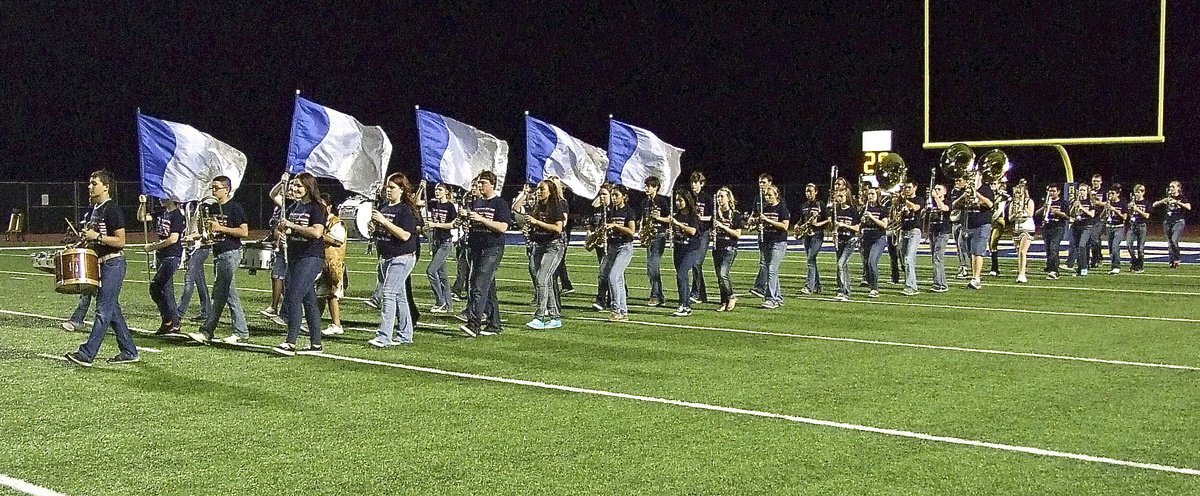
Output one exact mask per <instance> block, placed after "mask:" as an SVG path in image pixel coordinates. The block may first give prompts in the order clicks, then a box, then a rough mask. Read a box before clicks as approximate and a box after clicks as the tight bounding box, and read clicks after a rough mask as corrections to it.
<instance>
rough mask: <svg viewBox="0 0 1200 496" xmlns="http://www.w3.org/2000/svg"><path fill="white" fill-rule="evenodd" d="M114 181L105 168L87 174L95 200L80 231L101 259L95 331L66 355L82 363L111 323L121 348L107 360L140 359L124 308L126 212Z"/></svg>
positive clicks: (92, 354) (93, 354)
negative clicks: (113, 189) (113, 192)
mask: <svg viewBox="0 0 1200 496" xmlns="http://www.w3.org/2000/svg"><path fill="white" fill-rule="evenodd" d="M112 182H113V179H112V174H110V173H109V172H108V171H106V170H99V171H96V172H93V173H92V174H91V176H90V177H89V178H88V198H89V199H90V200H91V203H92V211H91V213H90V214H89V215H88V220H89V225H88V227H87V228H86V229H84V230H83V232H81V233H79V234H80V237H81V238H82V240H83V241H86V242H88V243H89V245H90V248H92V249H93V250H95V251H96V256H97V257H98V258H99V262H100V291H99V292H98V293H97V294H96V320H95V322H93V323H92V331H91V333H90V334H88V339H87V341H86V342H84V343H83V344H81V345H79V349H78V350H76V351H72V352H70V353H67V354H66V355H65V356H66V359H67V360H68V361H70V362H71V363H74V364H76V365H80V366H83V367H91V366H92V362H93V361H94V360H95V359H96V355H97V354H98V353H100V345H101V344H102V343H103V342H104V336H105V334H107V333H108V329H109V328H110V327H111V328H112V330H113V332H114V333H115V334H116V335H117V348H118V349H119V350H120V352H119V353H118V354H117V356H114V357H112V358H109V359H108V363H112V364H120V363H133V362H137V361H138V360H140V358H139V356H138V350H137V346H135V345H134V343H133V334H132V333H130V332H129V326H128V325H127V324H126V323H125V315H124V314H123V313H122V312H121V301H120V297H121V284H122V283H123V282H124V280H125V268H126V262H125V257H124V256H122V253H121V250H122V248H124V247H125V216H123V215H121V209H120V207H118V206H117V203H116V202H115V201H112V197H111V196H110V193H109V191H110V189H109V188H111V187H112Z"/></svg>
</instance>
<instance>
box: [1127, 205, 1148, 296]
mask: <svg viewBox="0 0 1200 496" xmlns="http://www.w3.org/2000/svg"><path fill="white" fill-rule="evenodd" d="M1149 220H1150V200H1147V199H1146V186H1145V185H1142V184H1134V185H1133V198H1131V199H1130V200H1129V236H1128V237H1129V242H1128V244H1127V246H1128V247H1129V258H1130V261H1129V268H1130V270H1132V271H1133V273H1134V274H1141V273H1142V272H1144V271H1145V268H1146V227H1147V221H1149Z"/></svg>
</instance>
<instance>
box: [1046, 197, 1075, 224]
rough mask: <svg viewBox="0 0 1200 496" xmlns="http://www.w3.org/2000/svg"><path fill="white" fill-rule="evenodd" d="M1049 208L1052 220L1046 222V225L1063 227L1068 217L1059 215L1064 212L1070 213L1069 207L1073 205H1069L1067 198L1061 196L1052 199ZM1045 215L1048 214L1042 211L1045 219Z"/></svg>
mask: <svg viewBox="0 0 1200 496" xmlns="http://www.w3.org/2000/svg"><path fill="white" fill-rule="evenodd" d="M1047 208H1049V209H1050V220H1049V221H1048V222H1046V223H1045V226H1048V227H1061V226H1062V225H1063V224H1065V223H1066V222H1067V220H1066V219H1064V218H1062V217H1059V216H1058V214H1059V213H1063V214H1068V213H1070V211H1069V209H1070V208H1071V207H1070V206H1069V205H1067V200H1065V199H1063V198H1061V197H1059V199H1057V200H1050V204H1049V206H1048V207H1047ZM1045 216H1046V212H1042V218H1043V219H1044V218H1046V217H1045Z"/></svg>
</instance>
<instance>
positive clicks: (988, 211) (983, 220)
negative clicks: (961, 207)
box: [967, 184, 996, 229]
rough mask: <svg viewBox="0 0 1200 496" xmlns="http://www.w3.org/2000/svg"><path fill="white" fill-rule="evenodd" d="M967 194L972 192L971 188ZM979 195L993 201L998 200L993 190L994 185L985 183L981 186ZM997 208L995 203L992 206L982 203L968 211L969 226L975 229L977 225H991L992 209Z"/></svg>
mask: <svg viewBox="0 0 1200 496" xmlns="http://www.w3.org/2000/svg"><path fill="white" fill-rule="evenodd" d="M967 194H968V195H969V194H971V192H970V190H968V191H967ZM979 195H980V196H983V197H984V198H987V199H988V200H991V201H993V202H994V201H996V193H995V192H994V191H992V186H991V185H988V184H985V185H983V186H980V187H979ZM993 208H996V205H995V204H994V203H993V204H992V206H991V207H984V206H983V204H982V203H980V204H978V205H976V206H975V208H973V209H971V210H969V211H967V228H968V229H975V228H976V227H980V226H986V225H990V224H991V223H992V209H993Z"/></svg>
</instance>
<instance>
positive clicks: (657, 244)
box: [642, 176, 671, 307]
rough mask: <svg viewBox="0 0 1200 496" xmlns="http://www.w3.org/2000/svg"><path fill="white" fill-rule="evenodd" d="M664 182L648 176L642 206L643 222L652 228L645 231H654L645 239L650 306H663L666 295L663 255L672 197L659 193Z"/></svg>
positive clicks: (647, 301) (648, 302)
mask: <svg viewBox="0 0 1200 496" xmlns="http://www.w3.org/2000/svg"><path fill="white" fill-rule="evenodd" d="M660 187H662V182H661V181H660V180H659V179H658V178H657V177H655V176H650V177H647V178H646V183H645V188H646V200H645V203H644V205H643V207H642V212H643V217H642V222H643V223H650V224H651V228H650V229H649V230H646V228H643V233H646V232H652V234H651V236H650V239H647V240H644V241H643V242H644V244H645V245H646V275H648V276H649V277H650V298H649V299H648V300H646V306H648V307H661V306H662V305H663V302H664V301H666V297H665V296H663V284H662V271H661V267H662V256H663V252H665V251H666V249H667V231H668V229H670V213H671V205H670V204H669V203H668V202H669V201H670V199H668V198H667V197H665V196H662V195H659V194H658V190H659V188H660Z"/></svg>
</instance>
